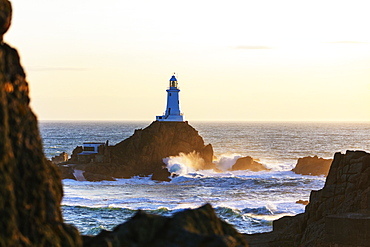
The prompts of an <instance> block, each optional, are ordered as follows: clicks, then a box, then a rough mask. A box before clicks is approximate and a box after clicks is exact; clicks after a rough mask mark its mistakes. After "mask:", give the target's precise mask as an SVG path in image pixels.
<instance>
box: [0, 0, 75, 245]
mask: <svg viewBox="0 0 370 247" xmlns="http://www.w3.org/2000/svg"><path fill="white" fill-rule="evenodd" d="M7 8H10V4H9V2H8V1H4V0H0V29H1V30H0V32H5V31H6V30H7V28H8V24H9V23H10V20H8V18H6V17H7V13H10V12H9V11H6V10H7ZM1 40H2V37H1ZM0 181H1V183H0V215H1V217H0V246H79V245H80V243H81V240H80V237H79V235H78V231H77V230H76V229H75V228H73V227H71V226H68V225H66V224H64V223H63V219H62V214H61V210H60V202H61V199H62V194H63V192H62V184H61V181H60V176H59V173H58V171H57V169H56V168H55V167H54V166H53V165H52V164H51V163H50V162H49V161H47V160H46V158H45V157H44V154H43V149H42V143H41V139H40V135H39V131H38V127H37V120H36V117H35V115H34V114H33V113H32V111H31V109H30V107H29V97H28V84H27V82H26V80H25V73H24V71H23V69H22V67H21V65H20V62H19V56H18V53H17V51H16V50H15V49H13V48H11V47H10V46H9V45H7V44H4V43H1V45H0Z"/></svg>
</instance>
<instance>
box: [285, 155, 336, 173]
mask: <svg viewBox="0 0 370 247" xmlns="http://www.w3.org/2000/svg"><path fill="white" fill-rule="evenodd" d="M332 161H333V160H332V159H323V158H319V157H317V156H313V157H311V156H308V157H303V158H299V159H298V162H297V164H296V166H295V168H294V169H293V170H292V171H293V172H294V173H296V174H302V175H312V176H319V175H324V176H327V175H328V173H329V169H330V165H331V162H332Z"/></svg>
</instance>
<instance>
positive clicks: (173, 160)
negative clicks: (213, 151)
mask: <svg viewBox="0 0 370 247" xmlns="http://www.w3.org/2000/svg"><path fill="white" fill-rule="evenodd" d="M163 162H164V163H165V164H166V165H167V169H168V171H169V172H170V173H171V174H176V175H186V174H189V173H194V172H196V171H198V170H200V169H201V168H202V167H204V160H203V159H202V158H201V157H200V156H199V154H198V153H196V152H191V153H188V154H184V153H180V154H179V155H178V156H170V157H167V158H164V159H163Z"/></svg>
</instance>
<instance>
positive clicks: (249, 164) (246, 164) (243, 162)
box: [231, 156, 270, 172]
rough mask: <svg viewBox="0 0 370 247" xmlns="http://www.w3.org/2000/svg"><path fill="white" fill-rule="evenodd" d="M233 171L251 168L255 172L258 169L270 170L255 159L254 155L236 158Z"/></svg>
mask: <svg viewBox="0 0 370 247" xmlns="http://www.w3.org/2000/svg"><path fill="white" fill-rule="evenodd" d="M231 170H232V171H237V170H250V171H253V172H258V171H269V170H270V169H267V168H266V167H265V166H264V165H262V164H261V163H258V162H257V161H255V160H254V159H253V158H252V157H250V156H247V157H242V158H239V159H237V160H236V162H235V164H234V165H233V166H232V168H231Z"/></svg>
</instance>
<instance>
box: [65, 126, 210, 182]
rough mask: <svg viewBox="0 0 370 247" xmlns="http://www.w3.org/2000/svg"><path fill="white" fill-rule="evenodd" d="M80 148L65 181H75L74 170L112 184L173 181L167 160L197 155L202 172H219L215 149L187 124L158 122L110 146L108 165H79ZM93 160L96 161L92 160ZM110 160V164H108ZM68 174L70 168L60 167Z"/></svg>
mask: <svg viewBox="0 0 370 247" xmlns="http://www.w3.org/2000/svg"><path fill="white" fill-rule="evenodd" d="M80 152H82V148H81V147H77V148H76V149H75V150H74V151H73V154H72V156H71V159H70V161H69V162H70V163H73V164H72V165H71V166H70V167H72V170H69V172H70V173H69V174H68V173H64V174H65V177H63V178H67V177H68V178H69V177H71V173H73V170H75V169H78V170H82V171H84V176H85V175H89V176H85V178H86V180H90V181H99V180H112V179H114V178H131V177H133V176H149V175H152V179H154V180H161V181H169V176H170V175H171V174H170V173H169V172H168V170H167V169H166V168H165V166H166V164H165V163H164V162H163V159H164V158H166V157H170V156H177V155H179V154H180V153H182V154H185V155H187V154H194V155H196V157H197V158H198V164H199V166H200V167H199V168H200V169H215V168H216V167H215V165H214V164H213V163H212V160H213V148H212V145H211V144H208V145H204V141H203V138H202V137H201V136H200V135H199V134H198V131H197V130H195V129H194V128H193V127H192V126H190V125H189V124H188V123H187V122H159V121H155V122H153V123H152V124H150V125H149V126H148V127H146V128H145V129H139V130H135V133H134V134H133V135H132V136H131V137H129V138H127V139H125V140H123V141H122V142H120V143H118V144H116V145H115V146H108V147H107V148H106V151H105V154H104V155H105V157H104V158H103V160H105V161H106V162H89V163H86V162H82V163H81V162H79V157H78V153H80ZM92 160H93V159H92ZM107 160H108V162H107ZM60 168H61V169H62V170H64V171H66V169H67V168H66V166H65V165H64V164H63V165H60Z"/></svg>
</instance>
